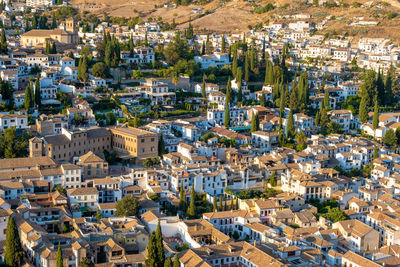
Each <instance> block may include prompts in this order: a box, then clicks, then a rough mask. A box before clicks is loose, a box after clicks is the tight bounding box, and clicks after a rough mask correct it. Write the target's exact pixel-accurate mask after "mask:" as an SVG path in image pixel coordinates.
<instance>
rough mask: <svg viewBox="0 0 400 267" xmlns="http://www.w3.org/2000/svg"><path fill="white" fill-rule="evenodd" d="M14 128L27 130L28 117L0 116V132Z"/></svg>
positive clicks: (17, 115)
mask: <svg viewBox="0 0 400 267" xmlns="http://www.w3.org/2000/svg"><path fill="white" fill-rule="evenodd" d="M10 127H15V129H27V128H28V116H26V115H21V114H0V131H3V130H4V129H7V128H10Z"/></svg>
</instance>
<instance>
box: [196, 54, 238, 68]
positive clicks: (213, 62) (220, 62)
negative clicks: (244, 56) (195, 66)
mask: <svg viewBox="0 0 400 267" xmlns="http://www.w3.org/2000/svg"><path fill="white" fill-rule="evenodd" d="M194 61H196V63H200V64H201V68H202V69H207V68H209V67H217V68H222V67H223V66H225V65H229V64H231V62H230V61H229V55H228V54H225V53H217V52H216V53H214V54H212V55H203V56H196V57H194Z"/></svg>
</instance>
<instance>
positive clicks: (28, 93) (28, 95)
mask: <svg viewBox="0 0 400 267" xmlns="http://www.w3.org/2000/svg"><path fill="white" fill-rule="evenodd" d="M32 102H33V96H32V89H31V85H30V83H29V84H28V86H26V88H25V95H24V106H25V109H26V111H27V112H29V109H30V108H31V107H33V105H32Z"/></svg>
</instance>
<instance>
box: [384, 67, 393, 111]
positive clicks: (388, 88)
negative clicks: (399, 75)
mask: <svg viewBox="0 0 400 267" xmlns="http://www.w3.org/2000/svg"><path fill="white" fill-rule="evenodd" d="M393 98H394V96H393V91H392V68H390V70H389V72H388V74H387V75H386V79H385V101H384V104H385V105H387V106H389V105H391V104H392V103H393Z"/></svg>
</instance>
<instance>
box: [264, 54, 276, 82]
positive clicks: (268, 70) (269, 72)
mask: <svg viewBox="0 0 400 267" xmlns="http://www.w3.org/2000/svg"><path fill="white" fill-rule="evenodd" d="M265 83H268V84H273V83H274V68H273V66H272V62H271V61H269V60H267V63H266V64H265Z"/></svg>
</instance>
